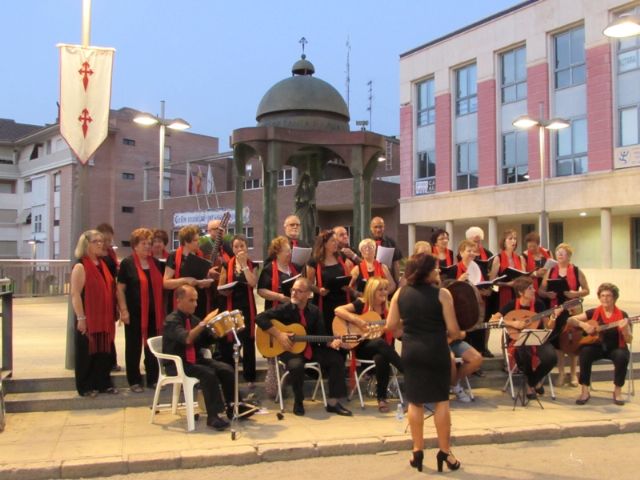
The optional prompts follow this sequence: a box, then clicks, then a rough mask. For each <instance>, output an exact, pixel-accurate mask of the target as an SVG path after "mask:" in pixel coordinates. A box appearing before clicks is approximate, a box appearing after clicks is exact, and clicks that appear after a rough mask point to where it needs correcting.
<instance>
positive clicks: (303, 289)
mask: <svg viewBox="0 0 640 480" xmlns="http://www.w3.org/2000/svg"><path fill="white" fill-rule="evenodd" d="M310 296H311V287H310V285H309V281H308V280H307V279H306V278H304V277H300V278H298V280H296V281H295V283H294V284H293V287H291V303H286V304H283V305H279V306H277V307H276V308H272V309H270V310H265V311H264V312H262V313H261V314H260V315H258V316H257V317H256V323H257V325H258V326H259V327H260V328H261V329H262V330H265V331H266V332H268V333H269V335H271V336H272V337H274V338H275V339H276V341H278V342H279V343H280V344H281V345H282V347H284V349H285V350H286V351H285V352H284V353H282V354H281V355H280V358H279V359H280V360H281V361H283V362H284V363H285V364H286V366H287V370H288V371H289V375H290V377H291V386H292V388H293V394H294V404H293V413H294V414H295V415H304V413H305V412H304V406H303V404H302V400H303V398H304V394H303V391H302V386H303V382H304V364H305V362H318V363H319V364H320V366H321V367H322V369H323V370H327V371H328V373H329V398H328V400H327V404H328V405H327V412H332V413H337V414H338V415H345V416H351V415H352V413H351V411H350V410H347V409H346V408H345V407H343V406H342V405H341V404H340V403H338V398H341V397H346V396H347V385H346V382H345V374H346V372H345V367H344V358H343V357H342V355H341V354H340V353H339V352H338V349H339V348H340V345H341V342H340V340H338V339H336V340H333V341H332V342H330V343H329V344H326V345H321V344H313V345H312V344H311V343H308V344H307V348H306V349H305V351H304V352H303V353H302V354H294V353H291V351H290V350H291V348H292V347H293V343H292V342H291V339H290V338H289V334H287V333H286V332H281V331H280V330H278V329H277V328H276V327H274V326H273V324H272V323H271V320H278V321H280V322H282V323H283V324H285V325H291V324H293V323H299V324H301V325H302V326H304V328H305V330H306V332H307V334H308V335H326V330H325V327H324V322H323V320H322V312H321V311H320V310H319V309H318V307H316V306H315V305H313V304H312V303H310V302H309V297H310Z"/></svg>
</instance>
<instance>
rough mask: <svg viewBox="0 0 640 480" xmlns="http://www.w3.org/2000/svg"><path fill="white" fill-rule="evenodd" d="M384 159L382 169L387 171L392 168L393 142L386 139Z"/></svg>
mask: <svg viewBox="0 0 640 480" xmlns="http://www.w3.org/2000/svg"><path fill="white" fill-rule="evenodd" d="M384 158H385V161H384V169H385V171H387V172H390V171H391V170H393V142H390V141H389V140H387V141H386V142H385V157H384Z"/></svg>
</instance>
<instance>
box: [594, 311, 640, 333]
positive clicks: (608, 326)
mask: <svg viewBox="0 0 640 480" xmlns="http://www.w3.org/2000/svg"><path fill="white" fill-rule="evenodd" d="M625 320H628V321H629V323H638V322H639V321H640V315H636V316H635V317H629V318H626V319H625V318H623V319H622V320H618V321H615V322H612V323H605V324H604V325H598V332H604V331H605V330H610V329H612V328H617V327H619V326H620V325H622V322H624V321H625Z"/></svg>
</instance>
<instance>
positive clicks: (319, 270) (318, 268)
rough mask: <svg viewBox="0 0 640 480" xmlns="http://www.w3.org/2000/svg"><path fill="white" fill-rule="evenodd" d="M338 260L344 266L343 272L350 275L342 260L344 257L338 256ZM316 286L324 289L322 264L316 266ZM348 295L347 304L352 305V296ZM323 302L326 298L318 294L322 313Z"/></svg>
mask: <svg viewBox="0 0 640 480" xmlns="http://www.w3.org/2000/svg"><path fill="white" fill-rule="evenodd" d="M337 260H338V263H339V264H340V265H342V270H343V271H344V274H345V275H349V271H348V269H347V264H346V263H344V260H343V259H342V257H341V256H338V257H337ZM316 286H317V287H318V289H321V288H323V287H322V263H320V262H318V263H317V264H316ZM346 293H347V303H351V295H350V294H349V292H348V291H347V292H346ZM323 300H324V297H323V296H322V295H320V294H318V307H319V308H320V311H322V307H323V305H324V302H323Z"/></svg>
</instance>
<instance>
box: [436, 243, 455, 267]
mask: <svg viewBox="0 0 640 480" xmlns="http://www.w3.org/2000/svg"><path fill="white" fill-rule="evenodd" d="M431 251H432V252H433V254H434V255H435V257H436V258H437V259H438V261H440V249H439V248H438V247H435V246H434V247H433V248H432V249H431ZM444 257H445V262H446V266H447V267H450V266H451V265H453V255H452V254H451V250H449V249H448V248H447V249H446V250H445V252H444Z"/></svg>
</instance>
